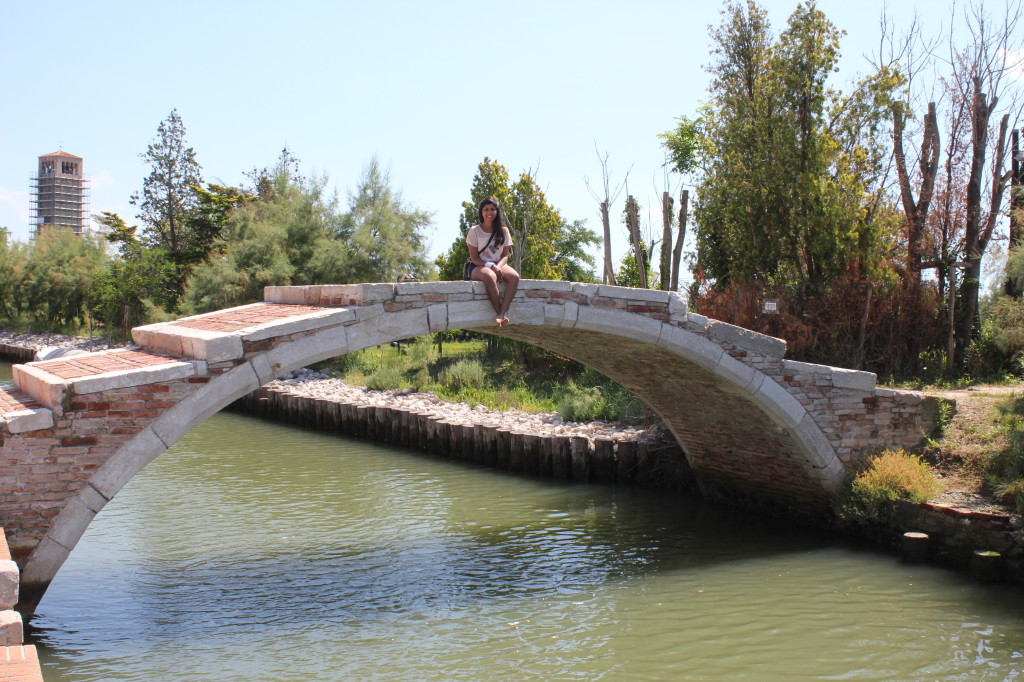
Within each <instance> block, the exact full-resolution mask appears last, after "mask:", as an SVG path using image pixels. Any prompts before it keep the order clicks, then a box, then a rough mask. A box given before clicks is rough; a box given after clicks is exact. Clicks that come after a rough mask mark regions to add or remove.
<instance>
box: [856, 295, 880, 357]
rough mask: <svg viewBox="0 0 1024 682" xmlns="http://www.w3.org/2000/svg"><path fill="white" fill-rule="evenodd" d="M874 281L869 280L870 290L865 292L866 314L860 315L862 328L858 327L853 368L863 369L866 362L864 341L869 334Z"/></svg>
mask: <svg viewBox="0 0 1024 682" xmlns="http://www.w3.org/2000/svg"><path fill="white" fill-rule="evenodd" d="M874 286H875V284H874V282H868V290H867V292H865V294H864V314H862V315H861V316H860V328H859V329H857V350H855V351H854V353H853V369H861V367H862V366H863V364H864V341H865V339H867V335H868V333H867V332H868V317H869V316H870V314H871V294H872V293H873V291H874Z"/></svg>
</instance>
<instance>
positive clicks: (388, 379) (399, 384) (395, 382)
mask: <svg viewBox="0 0 1024 682" xmlns="http://www.w3.org/2000/svg"><path fill="white" fill-rule="evenodd" d="M408 386H409V383H408V382H407V381H406V380H405V377H404V376H403V374H402V372H401V370H399V369H398V368H397V367H390V366H383V367H379V368H377V369H376V370H375V371H374V372H373V373H372V374H370V375H369V376H367V377H366V387H367V388H369V389H373V390H374V391H394V390H398V389H402V388H408Z"/></svg>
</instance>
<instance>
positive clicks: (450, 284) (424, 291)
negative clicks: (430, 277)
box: [395, 279, 472, 296]
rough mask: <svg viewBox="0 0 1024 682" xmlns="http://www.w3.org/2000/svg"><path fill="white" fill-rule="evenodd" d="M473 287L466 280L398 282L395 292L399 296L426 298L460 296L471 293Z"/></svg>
mask: <svg viewBox="0 0 1024 682" xmlns="http://www.w3.org/2000/svg"><path fill="white" fill-rule="evenodd" d="M471 290H472V286H470V284H469V282H467V281H465V280H461V279H459V280H454V281H451V280H449V281H444V282H398V283H396V284H395V291H396V292H397V294H398V295H399V296H405V295H416V296H425V295H429V294H459V293H466V292H467V291H471Z"/></svg>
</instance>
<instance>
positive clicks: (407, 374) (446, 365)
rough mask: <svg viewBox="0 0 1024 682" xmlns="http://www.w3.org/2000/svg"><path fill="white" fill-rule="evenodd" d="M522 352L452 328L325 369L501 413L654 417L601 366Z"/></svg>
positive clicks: (626, 419)
mask: <svg viewBox="0 0 1024 682" xmlns="http://www.w3.org/2000/svg"><path fill="white" fill-rule="evenodd" d="M460 336H461V337H462V338H459V337H460ZM453 337H454V338H453ZM520 352H521V354H522V360H521V361H520V360H517V359H516V356H515V349H514V346H513V344H512V342H510V341H508V340H505V339H499V338H497V337H490V338H479V336H475V335H469V334H460V335H455V334H451V333H447V334H446V335H445V336H444V337H442V344H441V345H439V344H438V342H437V335H429V336H421V337H418V338H415V339H409V340H407V341H403V342H401V343H396V344H391V345H382V346H376V347H374V348H367V349H365V350H362V351H358V352H356V353H350V354H348V355H346V356H343V357H340V358H335V359H334V360H331V361H328V362H327V363H324V364H321V365H320V366H319V367H320V368H321V369H324V368H326V369H329V371H330V372H331V374H332V376H335V377H338V378H340V379H342V380H343V381H345V382H346V383H348V384H352V385H356V386H366V387H367V388H371V389H377V390H410V389H411V390H416V391H429V392H431V393H434V394H436V395H437V396H438V397H439V398H441V399H443V400H446V401H448V402H464V403H468V404H470V405H483V406H485V407H488V408H491V409H497V410H508V409H511V408H515V409H518V410H522V411H524V412H559V413H560V414H562V416H563V418H565V419H567V420H570V421H595V420H599V419H604V420H608V421H618V422H623V423H634V424H639V423H650V422H651V421H653V420H654V417H653V414H652V413H651V412H650V410H649V409H647V408H646V406H644V405H643V403H641V402H640V401H639V400H637V399H636V398H635V397H634V396H633V395H632V394H631V393H630V392H629V391H627V390H626V389H625V388H623V387H622V386H620V385H619V384H617V383H615V382H614V381H612V380H610V379H608V378H607V377H605V376H603V375H601V374H599V373H597V372H595V371H594V370H592V369H589V368H587V367H584V366H583V365H580V364H579V363H577V362H574V361H572V360H569V359H568V358H564V357H561V356H559V355H556V354H554V353H550V352H548V351H545V350H542V349H540V348H536V347H534V346H528V345H526V344H523V345H522V346H521V347H520Z"/></svg>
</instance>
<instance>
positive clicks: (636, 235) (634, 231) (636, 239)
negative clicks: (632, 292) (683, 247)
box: [626, 194, 653, 289]
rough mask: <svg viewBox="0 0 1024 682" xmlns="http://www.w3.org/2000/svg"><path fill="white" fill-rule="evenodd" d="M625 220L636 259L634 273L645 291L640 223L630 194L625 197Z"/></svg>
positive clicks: (644, 266)
mask: <svg viewBox="0 0 1024 682" xmlns="http://www.w3.org/2000/svg"><path fill="white" fill-rule="evenodd" d="M626 219H627V220H628V221H629V234H630V237H632V239H633V256H634V258H636V272H637V276H638V277H639V279H640V288H641V289H646V288H647V286H648V284H647V267H646V265H645V264H644V248H643V242H642V240H641V238H640V221H639V218H638V216H637V210H636V200H635V199H634V198H633V195H632V194H630V195H629V196H627V197H626ZM652 246H653V245H652Z"/></svg>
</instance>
